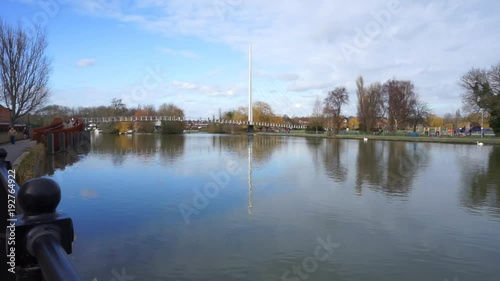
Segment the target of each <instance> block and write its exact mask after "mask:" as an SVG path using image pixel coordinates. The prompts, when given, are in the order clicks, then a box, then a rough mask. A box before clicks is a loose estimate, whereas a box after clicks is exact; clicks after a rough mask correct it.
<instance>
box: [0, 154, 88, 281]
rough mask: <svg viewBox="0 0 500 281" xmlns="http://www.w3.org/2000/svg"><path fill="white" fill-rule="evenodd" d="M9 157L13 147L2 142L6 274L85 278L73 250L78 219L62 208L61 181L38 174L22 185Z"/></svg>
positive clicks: (22, 279)
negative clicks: (9, 148)
mask: <svg viewBox="0 0 500 281" xmlns="http://www.w3.org/2000/svg"><path fill="white" fill-rule="evenodd" d="M6 157H7V151H5V149H3V148H0V185H1V186H0V200H1V202H0V206H1V207H2V209H1V216H0V219H1V221H0V227H1V230H0V255H1V257H0V270H1V271H0V280H2V281H4V280H5V281H10V280H12V281H13V280H16V281H43V280H45V281H63V280H71V281H80V280H81V279H80V277H78V275H77V273H76V271H75V269H74V268H73V266H72V265H71V263H70V262H69V259H68V256H67V255H68V254H71V252H72V242H73V240H74V230H73V222H72V220H71V218H70V217H69V216H67V215H66V214H64V213H62V212H59V211H56V209H57V206H58V205H59V202H60V200H61V189H60V187H59V185H58V184H57V183H56V182H55V181H53V180H52V179H49V178H36V179H32V180H29V181H27V182H26V183H24V184H23V185H22V186H21V187H19V186H18V184H17V183H16V181H15V172H13V170H12V166H11V164H10V162H9V161H5V158H6ZM4 206H5V208H3V207H4ZM4 210H5V211H4Z"/></svg>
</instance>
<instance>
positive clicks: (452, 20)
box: [0, 0, 500, 118]
mask: <svg viewBox="0 0 500 281" xmlns="http://www.w3.org/2000/svg"><path fill="white" fill-rule="evenodd" d="M498 11H500V1H495V0H483V1H480V0H450V1H448V0H442V1H430V0H422V1H413V0H409V1H403V0H373V1H365V0H350V1H338V0H309V1H306V0H286V1H285V0H273V1H271V0H252V1H250V0H206V1H205V0H164V1H162V0H141V1H131V0H123V1H119V0H2V1H1V2H0V18H1V19H3V20H4V21H6V22H7V23H9V24H14V25H15V24H18V23H20V24H22V25H24V26H25V27H26V28H28V29H30V28H32V27H33V25H34V24H36V23H38V24H40V25H42V26H43V27H44V28H45V29H46V31H47V37H48V41H49V46H48V48H47V52H46V54H47V56H48V57H49V58H50V59H51V61H52V72H51V76H50V82H49V86H50V89H51V98H50V101H49V104H59V105H65V106H70V107H78V106H98V105H109V104H111V100H112V99H113V98H119V99H122V100H123V102H124V103H125V104H126V105H127V106H128V107H136V106H137V105H150V104H153V105H155V106H157V107H158V106H159V105H160V104H162V103H174V104H176V105H177V106H179V107H181V108H182V109H184V112H185V115H186V117H192V118H199V117H205V118H206V117H212V116H213V115H216V116H217V115H218V112H219V109H221V110H222V111H227V110H230V109H235V108H237V107H239V106H247V105H248V84H249V83H248V80H249V79H248V78H249V77H248V76H249V75H248V74H249V71H248V66H249V58H248V57H249V46H250V44H251V45H252V80H253V83H252V93H253V101H254V102H255V101H264V102H267V103H269V104H270V105H271V106H272V108H273V109H274V111H275V113H277V114H279V115H283V114H287V115H289V116H309V115H311V113H312V111H313V105H314V101H315V100H316V98H317V97H319V98H320V99H321V100H322V99H324V98H325V97H326V94H327V92H328V91H331V90H333V89H334V88H335V87H339V86H340V87H346V88H347V90H348V92H349V98H350V102H349V104H348V105H347V106H346V107H345V108H344V110H343V113H344V114H346V115H356V103H357V98H356V84H355V80H356V78H357V77H359V76H360V75H361V76H363V78H364V80H365V84H369V83H373V82H381V83H383V82H385V81H387V80H389V79H401V80H411V81H412V82H413V83H414V84H415V87H416V91H417V93H418V94H419V96H420V98H421V99H423V100H424V101H426V102H427V103H428V104H429V106H430V107H431V108H432V109H433V111H434V112H435V113H437V114H439V115H442V114H444V113H447V112H450V113H452V112H455V111H456V110H457V109H459V108H461V106H462V101H461V98H460V94H461V89H460V88H459V86H458V84H457V83H458V80H459V79H460V77H461V76H462V75H463V74H464V73H465V72H467V70H469V69H470V68H473V67H476V68H489V67H490V66H491V65H493V64H496V63H498V62H499V61H500V58H499V55H498V54H499V53H498V50H500V32H499V31H498V29H499V26H500V17H499V16H498Z"/></svg>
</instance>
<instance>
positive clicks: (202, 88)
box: [171, 81, 242, 97]
mask: <svg viewBox="0 0 500 281" xmlns="http://www.w3.org/2000/svg"><path fill="white" fill-rule="evenodd" d="M171 86H172V88H174V89H176V90H186V91H190V92H191V93H199V94H203V95H208V96H213V97H220V96H222V97H232V96H235V93H236V92H241V90H242V88H241V87H237V86H236V87H230V88H224V87H215V86H207V85H198V84H196V83H191V82H180V81H173V82H172V84H171Z"/></svg>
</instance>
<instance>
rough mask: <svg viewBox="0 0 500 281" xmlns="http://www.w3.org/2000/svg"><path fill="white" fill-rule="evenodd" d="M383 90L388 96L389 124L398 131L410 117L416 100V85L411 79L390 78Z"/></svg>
mask: <svg viewBox="0 0 500 281" xmlns="http://www.w3.org/2000/svg"><path fill="white" fill-rule="evenodd" d="M383 91H384V95H386V96H387V102H388V105H387V111H388V113H389V125H390V126H391V129H392V130H393V131H394V132H397V130H398V128H401V127H405V126H406V125H407V124H408V121H409V119H410V112H411V108H412V107H413V106H414V103H415V102H416V99H415V95H416V94H415V86H414V85H413V83H412V82H411V81H401V80H389V81H387V82H386V83H385V84H384V87H383Z"/></svg>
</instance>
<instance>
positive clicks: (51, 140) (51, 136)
mask: <svg viewBox="0 0 500 281" xmlns="http://www.w3.org/2000/svg"><path fill="white" fill-rule="evenodd" d="M47 154H49V155H54V134H47Z"/></svg>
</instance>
